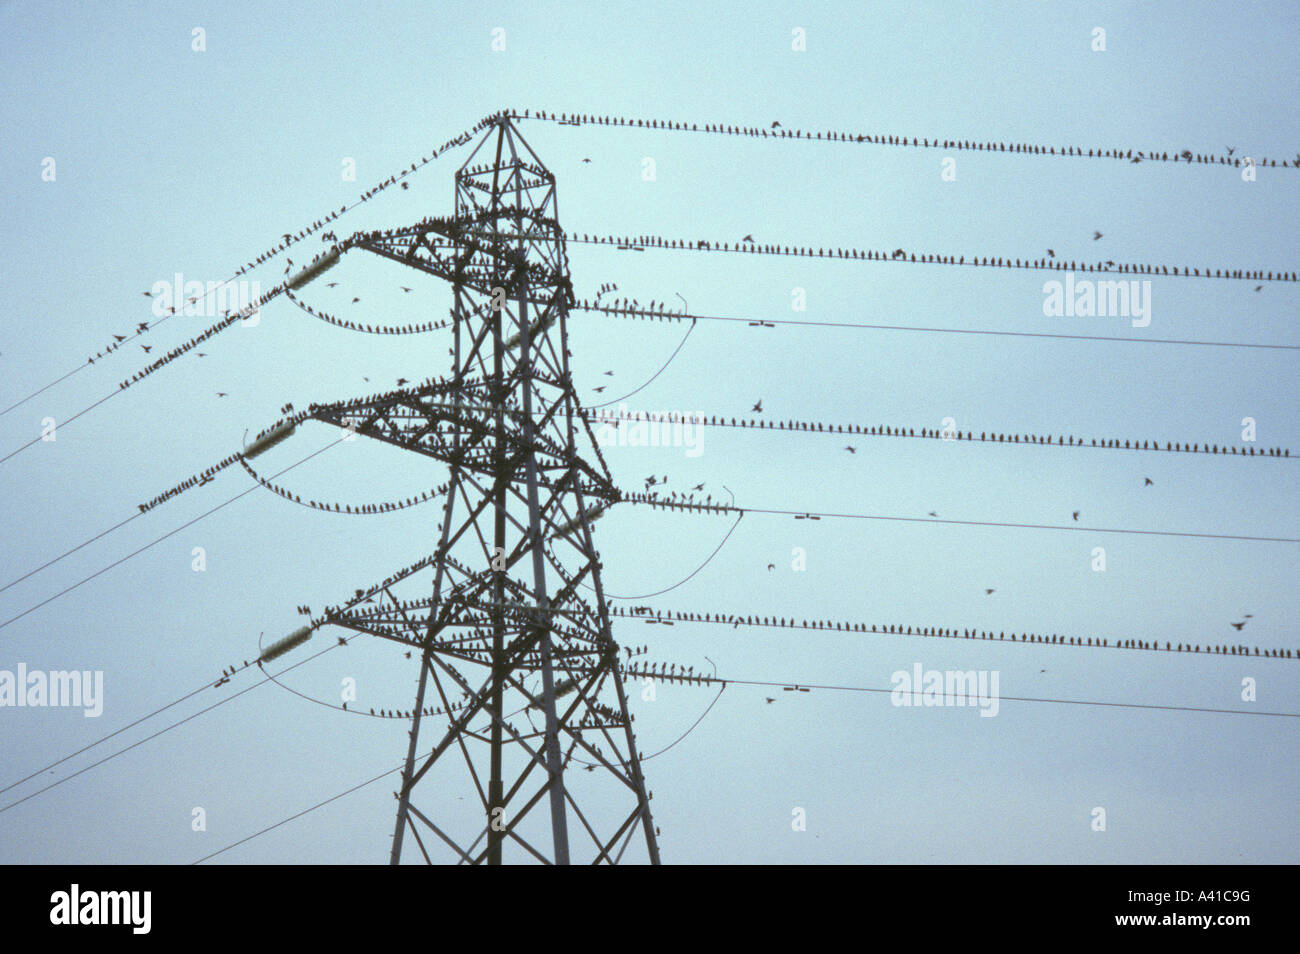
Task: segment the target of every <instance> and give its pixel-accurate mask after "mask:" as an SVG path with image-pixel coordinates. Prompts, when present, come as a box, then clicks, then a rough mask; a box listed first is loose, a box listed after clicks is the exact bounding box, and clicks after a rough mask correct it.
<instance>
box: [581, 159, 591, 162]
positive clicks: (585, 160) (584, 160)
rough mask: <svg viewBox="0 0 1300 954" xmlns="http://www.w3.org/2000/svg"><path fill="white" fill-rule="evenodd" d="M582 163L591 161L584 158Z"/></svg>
mask: <svg viewBox="0 0 1300 954" xmlns="http://www.w3.org/2000/svg"><path fill="white" fill-rule="evenodd" d="M582 161H583V162H591V160H590V159H587V158H584V159H583V160H582Z"/></svg>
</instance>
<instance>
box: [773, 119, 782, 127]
mask: <svg viewBox="0 0 1300 954" xmlns="http://www.w3.org/2000/svg"><path fill="white" fill-rule="evenodd" d="M780 125H781V124H780V123H778V122H777V121H776V120H772V128H773V129H776V128H777V127H778V126H780Z"/></svg>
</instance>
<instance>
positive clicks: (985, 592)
mask: <svg viewBox="0 0 1300 954" xmlns="http://www.w3.org/2000/svg"><path fill="white" fill-rule="evenodd" d="M992 592H993V591H992V590H985V591H984V595H985V596H988V595H989V594H990V593H992Z"/></svg>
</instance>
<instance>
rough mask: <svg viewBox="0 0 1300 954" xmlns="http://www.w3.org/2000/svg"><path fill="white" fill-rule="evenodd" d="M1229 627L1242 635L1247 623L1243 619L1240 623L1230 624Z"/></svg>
mask: <svg viewBox="0 0 1300 954" xmlns="http://www.w3.org/2000/svg"><path fill="white" fill-rule="evenodd" d="M1228 625H1230V626H1231V627H1232V628H1233V629H1235V630H1236V631H1237V632H1239V633H1240V632H1241V628H1242V627H1243V626H1245V625H1246V621H1245V620H1244V619H1243V620H1242V621H1241V622H1240V623H1229V624H1228Z"/></svg>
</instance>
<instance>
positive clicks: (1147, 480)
mask: <svg viewBox="0 0 1300 954" xmlns="http://www.w3.org/2000/svg"><path fill="white" fill-rule="evenodd" d="M1142 480H1143V484H1142V486H1143V487H1150V486H1151V485H1152V484H1154V483H1155V481H1154V480H1152V479H1151V478H1150V477H1143V478H1142Z"/></svg>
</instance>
